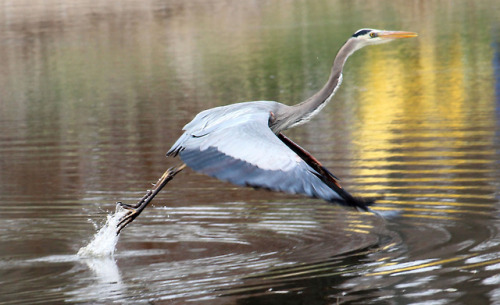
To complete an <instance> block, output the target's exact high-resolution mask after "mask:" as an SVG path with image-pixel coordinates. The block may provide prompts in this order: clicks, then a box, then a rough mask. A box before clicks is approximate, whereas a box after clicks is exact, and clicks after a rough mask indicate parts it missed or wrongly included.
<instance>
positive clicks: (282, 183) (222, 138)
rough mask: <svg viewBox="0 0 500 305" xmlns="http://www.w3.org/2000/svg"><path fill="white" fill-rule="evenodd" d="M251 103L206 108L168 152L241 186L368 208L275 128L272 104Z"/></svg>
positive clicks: (193, 166) (194, 166) (219, 177)
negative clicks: (331, 180) (331, 181)
mask: <svg viewBox="0 0 500 305" xmlns="http://www.w3.org/2000/svg"><path fill="white" fill-rule="evenodd" d="M249 108H251V109H248V110H247V109H243V108H234V107H233V108H227V109H223V108H215V109H213V110H207V111H205V112H202V113H201V114H200V115H198V116H197V117H196V118H195V119H194V120H193V121H192V122H191V123H189V124H188V125H186V126H185V128H184V129H185V130H186V131H185V133H184V134H183V135H182V136H181V137H180V138H179V140H177V142H176V143H175V144H174V145H173V146H172V148H171V149H170V150H169V152H168V153H167V155H168V156H170V155H174V156H175V155H177V154H179V155H180V157H181V159H182V160H183V161H184V162H185V163H186V164H187V165H188V166H189V167H191V168H192V169H194V170H195V171H198V172H200V173H203V174H206V175H209V176H212V177H216V178H218V179H220V180H224V181H229V182H231V183H234V184H237V185H241V186H252V187H257V188H265V189H270V190H273V191H282V192H287V193H292V194H304V195H307V196H310V197H316V198H322V199H324V200H327V201H329V202H336V203H339V204H343V205H351V206H356V207H358V208H361V209H366V203H364V202H361V201H360V202H351V201H350V200H346V198H345V195H346V194H347V195H348V193H347V192H345V191H344V190H343V189H341V188H337V187H335V186H333V187H332V185H331V184H330V186H329V185H328V181H325V177H322V175H321V174H320V173H318V171H317V170H315V169H313V168H312V167H311V166H310V165H308V164H307V163H306V162H305V161H304V160H303V159H302V158H301V157H300V156H299V155H298V154H297V153H296V152H294V151H293V150H292V149H290V148H289V146H287V144H285V143H283V141H282V140H280V139H279V138H278V137H277V136H276V135H275V134H274V133H273V132H272V131H271V129H270V128H269V125H268V122H269V119H270V115H271V113H270V111H269V110H268V109H256V108H255V107H249ZM249 110H251V111H249ZM211 111H214V112H213V113H211ZM292 143H293V142H292ZM288 145H289V144H288ZM335 189H336V190H337V191H336V190H335ZM339 192H340V194H339ZM349 196H350V195H349ZM349 198H352V197H351V196H350V197H349Z"/></svg>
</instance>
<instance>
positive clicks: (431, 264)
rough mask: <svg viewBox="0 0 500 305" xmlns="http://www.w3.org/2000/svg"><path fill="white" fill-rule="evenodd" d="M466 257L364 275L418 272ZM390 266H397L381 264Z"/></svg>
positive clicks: (386, 265)
mask: <svg viewBox="0 0 500 305" xmlns="http://www.w3.org/2000/svg"><path fill="white" fill-rule="evenodd" d="M468 257H470V256H458V257H452V258H448V259H441V260H437V261H433V262H430V263H422V264H417V265H413V266H408V267H400V268H394V269H390V270H385V271H380V272H373V273H368V274H366V276H377V275H387V274H395V273H400V272H406V271H413V270H418V269H423V268H429V267H434V266H440V265H444V264H448V263H452V262H456V261H460V260H464V259H466V258H468ZM392 266H397V264H395V263H387V264H383V265H382V266H381V267H392Z"/></svg>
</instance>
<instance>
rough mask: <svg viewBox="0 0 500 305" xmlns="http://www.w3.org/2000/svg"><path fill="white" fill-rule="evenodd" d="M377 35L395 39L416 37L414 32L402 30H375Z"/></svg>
mask: <svg viewBox="0 0 500 305" xmlns="http://www.w3.org/2000/svg"><path fill="white" fill-rule="evenodd" d="M377 36H378V37H380V38H388V39H397V38H412V37H417V36H418V34H417V33H414V32H403V31H380V32H377Z"/></svg>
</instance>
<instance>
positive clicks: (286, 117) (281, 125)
mask: <svg viewBox="0 0 500 305" xmlns="http://www.w3.org/2000/svg"><path fill="white" fill-rule="evenodd" d="M357 49H358V47H357V44H356V41H355V40H354V39H349V40H347V42H346V43H345V44H344V45H343V46H342V48H340V50H339V52H338V53H337V56H336V57H335V60H334V62H333V67H332V70H331V73H330V77H329V78H328V81H327V82H326V84H325V85H324V86H323V88H321V90H319V91H318V92H316V93H315V94H314V95H313V96H311V97H310V98H308V99H307V100H305V101H303V102H301V103H299V104H297V105H295V106H291V107H288V108H287V109H286V110H285V111H284V112H283V113H282V114H281V117H278V118H277V120H276V121H277V122H276V126H275V128H273V129H274V130H275V131H281V130H285V129H287V128H290V127H294V126H297V125H300V124H303V123H306V122H307V121H309V120H310V119H311V118H312V117H313V116H315V115H316V114H318V113H319V112H320V111H321V109H323V107H324V106H325V105H326V104H327V103H328V102H329V101H330V99H331V98H332V97H333V95H334V94H335V91H337V88H338V87H339V86H340V84H341V82H342V69H343V68H344V64H345V62H346V60H347V58H348V57H349V56H350V55H351V54H352V53H354V52H355V51H356V50H357Z"/></svg>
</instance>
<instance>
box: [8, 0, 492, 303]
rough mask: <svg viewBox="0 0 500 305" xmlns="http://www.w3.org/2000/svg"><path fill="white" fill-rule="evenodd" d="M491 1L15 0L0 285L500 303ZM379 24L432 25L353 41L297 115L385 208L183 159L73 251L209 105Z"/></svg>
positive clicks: (250, 95) (315, 66) (165, 299)
mask: <svg viewBox="0 0 500 305" xmlns="http://www.w3.org/2000/svg"><path fill="white" fill-rule="evenodd" d="M498 6H499V4H498V3H497V1H494V0H486V1H480V2H479V3H478V2H477V1H476V2H470V3H467V2H463V3H462V2H453V3H451V2H450V1H438V2H427V1H424V2H415V3H412V4H411V5H409V3H408V2H401V1H377V2H376V3H375V2H373V3H367V2H363V3H361V2H360V3H357V2H349V3H347V2H342V1H312V2H311V1H309V2H303V1H279V2H273V1H265V0H262V1H257V2H247V1H229V2H228V1H217V0H215V1H204V2H192V1H175V0H174V1H167V2H166V3H165V2H158V1H153V0H151V1H142V2H136V1H121V2H120V3H115V2H112V1H103V2H100V3H94V2H90V1H86V0H78V1H71V2H68V3H59V2H57V1H52V0H50V1H44V2H43V4H41V3H37V2H35V3H33V2H31V1H16V2H15V3H13V2H9V1H1V0H0V7H1V9H0V37H2V39H0V66H1V67H2V69H0V130H2V133H0V200H1V202H2V213H0V275H1V276H0V287H1V288H0V303H2V304H16V303H17V304H26V303H36V302H38V303H62V302H69V303H77V302H79V303H111V302H117V303H131V304H138V303H155V304H166V303H168V304H172V303H174V304H184V303H185V302H187V301H196V302H199V303H204V304H206V303H208V304H235V303H239V304H259V303H265V304H270V303H271V304H274V303H276V304H283V303H305V302H307V303H308V304H324V303H330V304H381V303H382V304H385V303H394V304H419V303H420V304H422V303H427V304H492V303H493V304H496V303H498V299H499V298H500V290H499V289H498V283H499V282H500V279H499V277H498V269H499V268H500V255H499V254H498V253H500V248H499V247H500V234H499V232H500V226H499V221H498V215H499V214H498V213H499V211H498V202H499V199H500V191H499V190H500V183H499V182H498V181H500V170H499V168H500V153H499V152H500V141H499V139H500V137H499V134H500V112H499V110H498V109H499V107H500V106H499V105H500V104H499V103H500V98H499V97H500V94H499V88H500V85H499V84H500V81H499V74H500V73H499V71H500V64H499V63H500V55H499V54H500V48H499V46H500V43H499V35H498V29H499V28H500V27H499V23H498V18H496V17H497V16H496V15H495V11H498V9H499V7H498ZM368 26H369V27H374V28H386V29H395V30H398V29H399V30H409V31H416V32H418V33H419V37H418V38H417V39H413V40H411V41H409V40H408V41H405V42H402V43H398V44H393V45H390V46H387V45H384V46H377V47H371V48H367V49H366V50H363V51H360V52H359V53H356V55H354V56H352V58H350V59H349V61H348V63H347V66H346V70H345V75H344V84H343V86H342V87H341V89H340V90H339V91H338V93H337V96H336V97H335V99H334V101H333V102H332V103H331V104H330V105H329V106H328V107H326V108H325V109H324V110H323V113H322V114H320V115H319V117H318V118H316V119H315V120H313V121H312V122H310V123H309V124H307V125H305V126H304V127H301V128H298V129H296V130H291V131H289V132H288V133H287V135H289V136H290V137H291V138H293V139H294V140H296V141H297V142H298V143H300V144H301V145H302V146H304V147H305V148H307V149H308V150H310V151H311V152H312V153H313V154H314V155H315V156H317V157H318V159H320V160H321V161H322V162H323V163H324V164H325V165H326V166H328V167H329V168H330V169H332V171H333V172H334V173H335V174H336V175H337V176H339V177H341V178H342V179H343V185H344V186H345V187H346V188H348V189H349V190H351V191H353V192H354V193H359V194H361V195H366V196H377V197H380V198H381V199H380V200H379V201H378V205H377V206H376V207H375V210H376V211H377V212H379V213H381V214H382V215H390V217H386V218H385V219H383V218H382V217H380V216H377V215H373V214H368V213H357V212H353V211H350V210H345V209H342V208H339V207H336V206H331V205H328V204H326V203H323V202H321V201H319V200H311V199H306V198H303V197H296V196H289V195H284V194H275V193H269V192H265V191H255V190H251V189H242V188H236V187H233V186H232V185H229V184H225V183H221V182H219V181H216V180H214V179H209V178H207V177H205V176H201V175H197V174H195V173H193V172H192V171H189V170H186V171H184V172H183V173H182V174H180V175H179V176H177V177H176V179H174V180H173V181H172V182H171V183H170V184H169V185H168V187H167V189H166V190H165V191H163V192H162V193H161V194H160V195H159V196H158V197H157V199H155V201H154V205H153V206H151V207H148V209H147V210H146V211H145V212H144V213H143V214H142V215H141V217H139V218H138V219H137V220H136V221H135V222H134V224H133V225H131V226H130V227H128V228H127V229H126V230H125V231H124V232H123V235H122V236H121V238H120V242H119V243H118V244H117V249H116V252H115V255H114V256H113V257H112V258H111V257H108V258H99V259H92V258H81V257H79V256H77V255H76V253H77V251H78V249H80V248H81V247H82V246H85V245H87V244H88V242H89V241H90V239H91V237H92V236H93V235H94V234H95V231H96V230H97V228H99V227H101V226H102V225H103V222H104V221H105V219H106V215H108V214H109V212H110V211H113V210H114V207H115V206H114V203H115V202H116V201H123V202H132V203H133V202H136V201H137V200H138V199H139V198H140V197H142V195H143V193H144V191H145V190H146V189H148V188H149V187H150V185H149V183H150V182H154V181H156V180H157V178H158V177H159V175H160V174H161V173H162V172H163V171H164V170H165V168H166V167H169V166H172V165H175V164H173V163H172V162H177V161H172V160H168V159H165V157H164V154H165V152H166V150H167V149H168V148H169V147H170V145H171V144H172V142H173V141H174V140H175V139H176V137H178V136H179V135H180V129H181V128H182V126H183V125H184V124H185V123H186V122H188V121H189V120H190V119H191V118H192V117H193V115H194V114H196V113H197V112H199V111H200V110H203V109H206V108H209V107H213V106H217V105H223V104H228V103H232V102H239V101H247V100H277V101H280V102H283V103H286V104H292V103H296V102H299V101H301V100H303V99H305V98H307V97H308V96H310V95H311V94H312V93H314V92H315V91H316V90H318V89H319V88H320V87H321V86H322V84H323V82H324V81H325V80H326V77H327V75H328V72H329V70H330V64H331V62H332V59H333V56H334V53H335V51H336V50H337V49H338V48H339V47H340V45H341V44H342V43H343V42H344V41H345V40H346V38H347V37H348V35H350V34H352V33H353V32H354V31H355V30H357V29H359V28H362V27H368ZM92 224H95V227H94V226H93V225H92ZM389 296H390V297H391V298H392V299H391V300H388V297H389Z"/></svg>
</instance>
